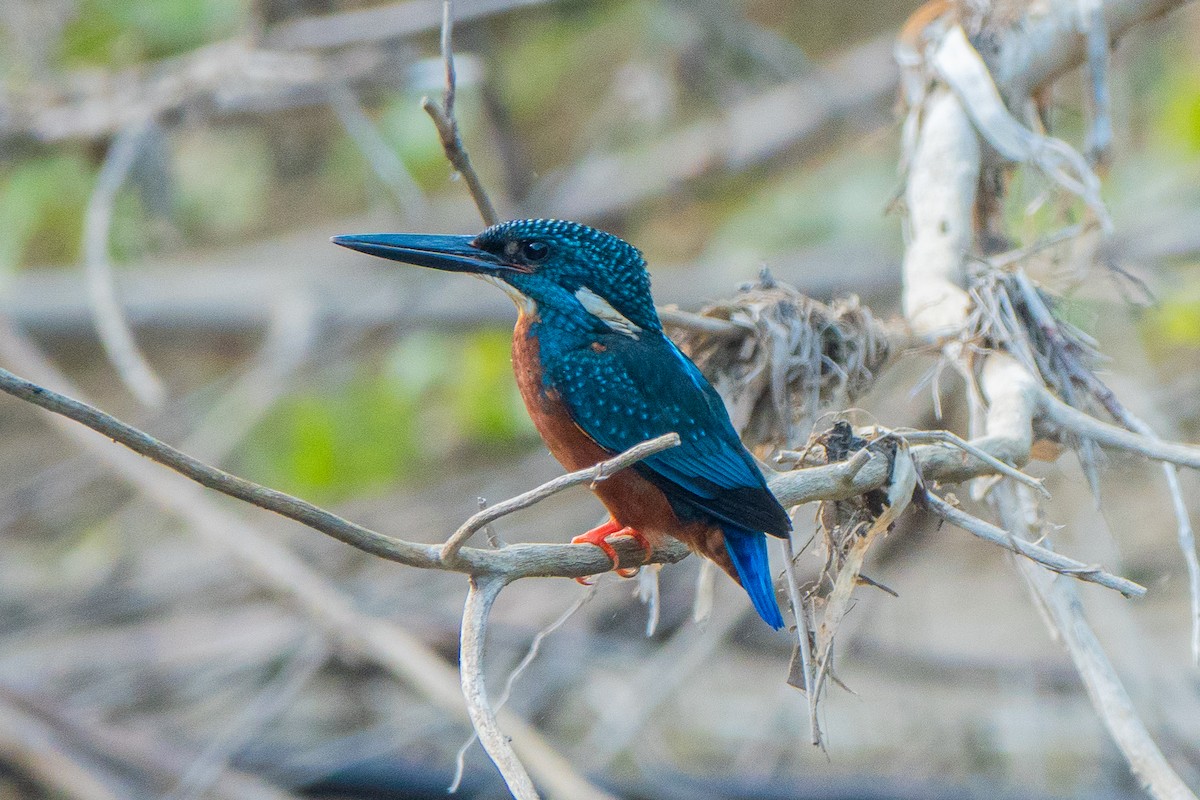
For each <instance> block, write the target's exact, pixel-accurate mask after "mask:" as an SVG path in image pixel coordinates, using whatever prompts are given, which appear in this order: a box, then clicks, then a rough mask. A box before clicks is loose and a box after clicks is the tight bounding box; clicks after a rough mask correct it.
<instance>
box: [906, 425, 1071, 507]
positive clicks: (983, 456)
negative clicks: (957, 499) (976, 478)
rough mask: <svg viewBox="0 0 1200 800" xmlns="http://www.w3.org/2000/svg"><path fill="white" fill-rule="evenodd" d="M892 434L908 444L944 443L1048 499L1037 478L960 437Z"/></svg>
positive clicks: (947, 433) (945, 433) (931, 433)
mask: <svg viewBox="0 0 1200 800" xmlns="http://www.w3.org/2000/svg"><path fill="white" fill-rule="evenodd" d="M894 433H895V434H896V435H897V436H899V437H900V438H902V439H905V440H906V441H909V442H944V443H945V444H948V445H953V446H954V447H957V448H958V449H959V450H962V451H964V452H966V453H970V454H971V455H973V456H975V457H976V458H978V459H979V460H980V461H983V462H984V463H985V464H987V465H989V466H990V467H991V468H992V469H994V470H996V472H998V473H999V474H1001V475H1007V476H1008V477H1010V478H1012V479H1013V480H1015V481H1020V482H1021V483H1023V484H1025V485H1026V486H1028V487H1029V488H1031V489H1033V490H1035V491H1036V492H1037V493H1038V494H1040V495H1041V496H1042V497H1050V490H1048V489H1047V488H1046V487H1045V486H1044V485H1043V484H1042V482H1041V481H1039V480H1038V479H1037V478H1035V477H1033V476H1032V475H1028V474H1026V473H1024V472H1021V470H1019V469H1017V468H1016V467H1014V466H1011V465H1009V464H1005V463H1004V462H1003V461H1001V460H1000V459H998V458H996V457H995V456H993V455H991V454H990V453H988V452H987V451H985V450H983V449H982V448H980V447H976V446H975V445H973V444H971V443H970V442H968V441H967V440H965V439H963V438H962V437H961V436H958V435H956V434H953V433H951V432H950V431H894Z"/></svg>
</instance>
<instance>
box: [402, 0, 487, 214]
mask: <svg viewBox="0 0 1200 800" xmlns="http://www.w3.org/2000/svg"><path fill="white" fill-rule="evenodd" d="M453 5H454V4H453V2H452V0H444V3H443V5H442V59H443V60H444V61H445V63H446V91H445V93H444V94H443V95H442V105H441V106H440V107H439V106H438V104H437V103H435V102H434V101H433V100H431V99H430V98H428V97H426V98H424V99H423V100H421V108H423V109H425V113H426V114H428V115H429V117H430V119H432V120H433V124H434V126H435V127H436V128H437V132H438V138H440V139H441V140H442V150H444V151H445V153H446V159H447V160H448V161H449V162H450V164H451V165H452V166H453V167H454V169H455V171H456V172H458V174H459V175H461V176H462V178H463V180H464V181H466V183H467V188H468V189H469V190H470V192H471V199H472V200H474V201H475V207H476V208H478V209H479V216H481V217H483V222H484V224H485V225H495V224H496V223H497V222H499V221H500V215H499V214H497V213H496V207H495V206H493V205H492V200H491V198H490V197H488V193H487V189H485V188H483V181H481V180H480V179H479V173H477V172H476V171H475V167H474V166H472V164H471V157H470V156H469V155H468V154H467V150H466V147H464V146H463V141H462V137H461V136H460V135H459V133H458V118H457V117H455V115H454V99H455V94H456V93H457V91H458V87H457V81H456V79H455V75H454V43H453V38H452V35H451V34H452V33H453V26H454V8H453Z"/></svg>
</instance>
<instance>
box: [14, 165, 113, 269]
mask: <svg viewBox="0 0 1200 800" xmlns="http://www.w3.org/2000/svg"><path fill="white" fill-rule="evenodd" d="M94 172H95V170H94V168H93V167H92V165H91V164H90V163H89V162H88V161H87V160H86V159H84V158H83V157H82V156H80V155H78V154H76V153H71V152H66V153H61V154H56V155H46V156H34V157H31V158H28V159H24V160H21V161H18V162H16V163H14V164H12V165H10V166H8V167H7V168H6V169H3V170H2V171H0V231H3V232H4V235H3V236H0V276H3V275H5V274H7V273H9V272H11V271H12V270H13V269H14V268H16V267H17V266H18V265H20V264H21V263H23V262H26V261H51V262H67V261H74V260H76V259H77V258H78V257H79V242H80V237H81V235H82V230H83V215H84V210H85V209H86V208H87V203H88V198H89V196H90V194H91V189H92V183H93V181H94V177H95V176H94Z"/></svg>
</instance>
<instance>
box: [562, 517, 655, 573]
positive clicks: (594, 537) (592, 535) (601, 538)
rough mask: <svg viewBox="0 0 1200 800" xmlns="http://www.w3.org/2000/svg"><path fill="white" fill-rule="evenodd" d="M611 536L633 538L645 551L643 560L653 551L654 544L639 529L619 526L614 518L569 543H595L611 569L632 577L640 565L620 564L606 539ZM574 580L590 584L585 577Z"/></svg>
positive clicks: (618, 558) (647, 558) (648, 557)
mask: <svg viewBox="0 0 1200 800" xmlns="http://www.w3.org/2000/svg"><path fill="white" fill-rule="evenodd" d="M613 536H626V537H629V538H632V539H635V540H636V541H637V543H638V544H639V545H641V547H642V550H644V551H645V553H646V558H645V559H644V560H645V561H649V560H650V556H651V554H653V552H654V546H653V545H652V544H650V542H649V540H648V539H646V537H645V536H643V535H642V534H641V532H640V531H638V530H636V529H634V528H628V527H621V523H619V522H617V521H616V520H615V519H610V520H609V521H608V522H606V523H604V524H603V525H601V526H600V527H598V528H592V529H591V530H590V531H588V532H587V533H582V534H580V535H579V536H576V537H575V538H574V539H572V540H571V544H594V545H596V547H599V548H600V549H601V550H603V551H604V554H605V555H607V556H608V557H609V559H610V560H611V561H612V563H613V570H614V571H616V573H617V574H618V575H620V576H621V577H622V578H632V577H633V576H634V575H637V573H638V570H639V569H640V567H622V566H621V559H620V557H619V556H618V555H617V551H616V550H614V549H613V546H612V545H611V544H609V543H608V539H609V538H610V537H613ZM575 580H576V581H578V582H579V583H582V584H583V585H584V586H590V585H591V581H589V580H588V579H587V578H576V579H575Z"/></svg>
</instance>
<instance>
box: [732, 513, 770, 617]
mask: <svg viewBox="0 0 1200 800" xmlns="http://www.w3.org/2000/svg"><path fill="white" fill-rule="evenodd" d="M721 530H722V531H723V532H724V533H725V549H726V550H727V551H728V552H729V557H730V558H731V559H733V566H734V569H736V570H737V574H738V579H739V580H741V582H742V588H743V589H745V590H746V594H748V595H750V602H751V603H753V604H754V610H755V611H757V612H758V615H759V616H760V617H762V618H763V621H764V622H766V623H767V624H768V625H770V626H771V627H772V628H774V629H775V630H779V629H780V628H782V627H783V615H782V614H780V613H779V603H778V602H777V601H776V600H775V586H774V584H773V583H772V581H771V565H770V562H769V561H768V560H767V537H766V536H765V535H763V534H761V533H754V532H752V531H747V530H743V529H741V528H730V527H726V526H724V525H722V526H721Z"/></svg>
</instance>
